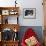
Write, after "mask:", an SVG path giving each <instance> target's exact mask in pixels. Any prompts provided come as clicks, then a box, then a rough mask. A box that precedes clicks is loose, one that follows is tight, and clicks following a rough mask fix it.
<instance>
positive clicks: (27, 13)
mask: <svg viewBox="0 0 46 46" xmlns="http://www.w3.org/2000/svg"><path fill="white" fill-rule="evenodd" d="M23 12H24V18H31V19H35V18H36V8H24V9H23Z"/></svg>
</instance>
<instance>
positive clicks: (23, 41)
mask: <svg viewBox="0 0 46 46" xmlns="http://www.w3.org/2000/svg"><path fill="white" fill-rule="evenodd" d="M32 36H34V37H35V38H36V39H37V35H36V33H35V32H34V31H33V30H32V29H31V28H29V29H27V31H26V32H25V34H24V37H23V38H22V42H21V46H27V44H26V43H25V40H26V39H28V38H30V37H32ZM37 41H38V39H37ZM35 46H41V44H40V42H39V41H38V42H37V44H36V45H35Z"/></svg>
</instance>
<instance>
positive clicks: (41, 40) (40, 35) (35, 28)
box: [19, 26, 43, 43]
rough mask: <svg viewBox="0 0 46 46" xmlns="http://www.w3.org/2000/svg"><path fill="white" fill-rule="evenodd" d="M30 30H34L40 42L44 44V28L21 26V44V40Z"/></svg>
mask: <svg viewBox="0 0 46 46" xmlns="http://www.w3.org/2000/svg"><path fill="white" fill-rule="evenodd" d="M28 28H32V29H33V30H34V31H35V32H36V34H37V37H38V39H39V41H40V42H41V43H43V30H42V26H21V27H20V31H19V40H20V42H21V40H22V38H23V35H24V33H25V31H26V30H27V29H28Z"/></svg>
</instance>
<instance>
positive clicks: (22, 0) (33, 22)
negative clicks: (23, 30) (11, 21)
mask: <svg viewBox="0 0 46 46" xmlns="http://www.w3.org/2000/svg"><path fill="white" fill-rule="evenodd" d="M14 1H15V0H9V1H8V0H0V6H2V7H4V6H5V7H6V6H14V5H15V3H14ZM17 3H18V5H19V6H20V17H19V24H20V25H21V26H43V6H42V0H17ZM24 8H36V19H24V18H23V9H24Z"/></svg>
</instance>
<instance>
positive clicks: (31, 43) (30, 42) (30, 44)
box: [25, 36, 38, 46]
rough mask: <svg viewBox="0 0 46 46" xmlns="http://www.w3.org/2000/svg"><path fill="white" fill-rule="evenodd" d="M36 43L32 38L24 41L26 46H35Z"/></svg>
mask: <svg viewBox="0 0 46 46" xmlns="http://www.w3.org/2000/svg"><path fill="white" fill-rule="evenodd" d="M37 42H38V41H37V39H36V38H35V37H34V36H32V37H30V38H28V39H26V40H25V43H26V44H27V46H35V45H36V44H37Z"/></svg>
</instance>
